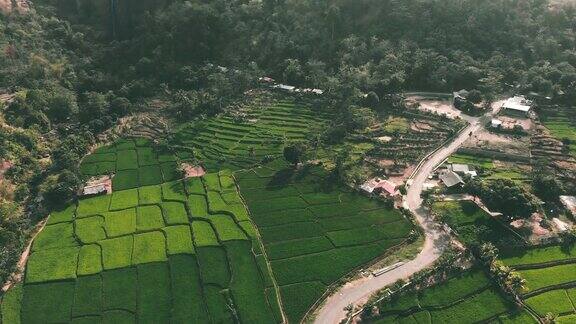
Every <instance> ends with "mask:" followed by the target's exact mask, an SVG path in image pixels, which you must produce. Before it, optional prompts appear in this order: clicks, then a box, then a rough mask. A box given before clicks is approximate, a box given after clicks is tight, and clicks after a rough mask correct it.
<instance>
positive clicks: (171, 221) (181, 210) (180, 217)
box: [161, 201, 189, 225]
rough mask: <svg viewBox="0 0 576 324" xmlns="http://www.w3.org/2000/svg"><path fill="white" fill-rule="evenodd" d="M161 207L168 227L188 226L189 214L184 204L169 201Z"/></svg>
mask: <svg viewBox="0 0 576 324" xmlns="http://www.w3.org/2000/svg"><path fill="white" fill-rule="evenodd" d="M161 207H162V214H163V215H164V221H165V222H166V224H167V225H177V224H188V222H189V221H188V213H186V207H185V206H184V204H183V203H181V202H175V201H167V202H163V203H162V204H161Z"/></svg>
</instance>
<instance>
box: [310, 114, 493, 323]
mask: <svg viewBox="0 0 576 324" xmlns="http://www.w3.org/2000/svg"><path fill="white" fill-rule="evenodd" d="M500 106H501V105H500V104H495V106H494V109H493V111H492V112H489V113H488V114H487V115H486V116H484V117H482V118H474V117H468V116H462V117H463V118H464V119H465V120H466V121H468V122H469V123H470V125H468V127H466V128H465V129H464V130H463V131H462V132H460V133H459V134H458V135H457V137H456V138H455V139H454V140H453V141H452V142H450V143H449V144H447V145H445V146H444V147H442V148H440V149H439V150H438V151H436V152H435V153H434V154H432V155H431V156H430V157H429V158H428V160H426V161H425V162H424V163H423V165H422V166H421V168H420V169H419V170H418V172H417V173H416V174H415V175H414V177H413V180H412V184H411V185H410V186H409V187H408V192H407V194H406V196H405V200H404V206H405V207H406V208H408V209H410V210H411V211H412V212H413V213H414V215H415V217H416V220H417V221H418V223H419V224H420V226H421V227H422V228H423V230H424V235H425V241H424V247H423V249H422V251H421V252H420V253H419V254H418V255H417V256H416V258H415V259H413V260H411V261H408V262H406V263H404V264H403V265H402V266H400V267H398V268H396V269H394V270H392V271H390V272H387V273H385V274H382V275H380V276H378V277H373V276H369V277H363V278H360V279H358V280H355V281H352V282H348V283H346V284H345V285H344V286H342V287H341V288H340V289H339V290H337V291H336V292H335V293H334V294H333V295H332V296H330V297H328V298H327V299H326V301H325V303H324V304H323V305H322V306H321V308H320V309H319V310H318V312H317V316H316V318H315V320H314V323H317V324H336V323H339V322H340V321H341V320H342V319H344V318H345V317H346V311H345V310H344V308H345V307H347V306H348V305H354V306H357V305H363V304H364V303H366V301H367V300H368V298H369V297H370V296H371V295H372V294H374V293H375V292H377V291H379V290H381V289H382V288H384V287H386V286H388V285H391V284H393V283H394V282H396V281H397V280H399V279H406V278H408V277H410V276H411V275H412V274H414V273H416V272H419V271H420V270H423V269H425V268H427V267H429V266H430V265H432V263H434V261H436V260H437V259H438V257H439V256H440V255H441V254H442V249H443V248H445V247H446V246H447V245H449V244H450V243H449V241H450V239H449V237H448V236H447V235H446V234H445V233H444V231H443V230H442V229H441V227H440V226H439V225H438V224H437V223H435V222H434V220H433V219H431V218H430V217H429V213H428V211H427V210H426V209H425V208H423V207H422V199H421V198H420V194H421V193H422V188H423V186H424V182H425V181H426V179H427V178H428V176H429V175H430V174H431V173H432V171H433V170H434V168H436V166H437V165H438V164H440V163H442V161H444V159H446V158H447V157H449V156H450V155H451V154H452V153H454V152H455V151H456V150H457V149H458V148H459V147H460V146H461V145H462V144H463V143H464V142H465V141H466V140H467V139H468V138H469V137H470V133H472V134H473V133H475V132H477V131H478V130H480V129H482V128H483V123H484V122H485V121H486V120H487V118H490V116H492V115H494V114H496V113H497V112H498V110H499V109H500Z"/></svg>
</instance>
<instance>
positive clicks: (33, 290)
mask: <svg viewBox="0 0 576 324" xmlns="http://www.w3.org/2000/svg"><path fill="white" fill-rule="evenodd" d="M73 297H74V282H54V283H43V284H39V285H25V286H24V299H23V302H22V323H67V322H69V321H70V317H71V313H72V300H73Z"/></svg>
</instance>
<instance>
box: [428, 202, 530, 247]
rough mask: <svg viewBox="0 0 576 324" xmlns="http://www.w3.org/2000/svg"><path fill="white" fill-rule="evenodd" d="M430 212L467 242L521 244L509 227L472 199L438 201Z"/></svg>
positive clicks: (507, 245)
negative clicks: (441, 219)
mask: <svg viewBox="0 0 576 324" xmlns="http://www.w3.org/2000/svg"><path fill="white" fill-rule="evenodd" d="M432 212H433V213H434V214H436V215H437V217H442V218H443V219H444V220H445V221H446V223H447V224H448V225H449V226H450V227H451V228H452V229H453V230H454V231H455V232H456V233H457V235H458V237H459V238H460V240H461V241H462V242H463V243H465V244H467V245H470V244H474V245H478V244H480V243H481V242H492V243H494V244H495V245H497V246H499V247H502V246H505V247H510V246H521V245H523V241H522V240H521V239H520V238H519V237H518V236H517V234H516V233H514V232H513V231H512V230H511V229H510V228H508V227H506V226H505V225H503V224H501V223H500V222H498V221H496V220H495V219H494V218H493V217H491V216H490V215H488V214H487V213H486V212H485V211H483V210H482V209H480V208H479V207H478V205H476V204H475V203H474V202H472V201H440V202H436V203H434V204H433V205H432Z"/></svg>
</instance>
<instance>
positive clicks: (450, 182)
mask: <svg viewBox="0 0 576 324" xmlns="http://www.w3.org/2000/svg"><path fill="white" fill-rule="evenodd" d="M438 177H439V178H440V180H441V181H442V183H444V185H445V186H446V187H448V188H453V187H461V186H463V185H464V180H462V178H461V177H460V176H459V175H458V174H457V173H456V172H454V171H452V170H449V169H448V170H445V171H442V172H441V173H440V175H439V176H438Z"/></svg>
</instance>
